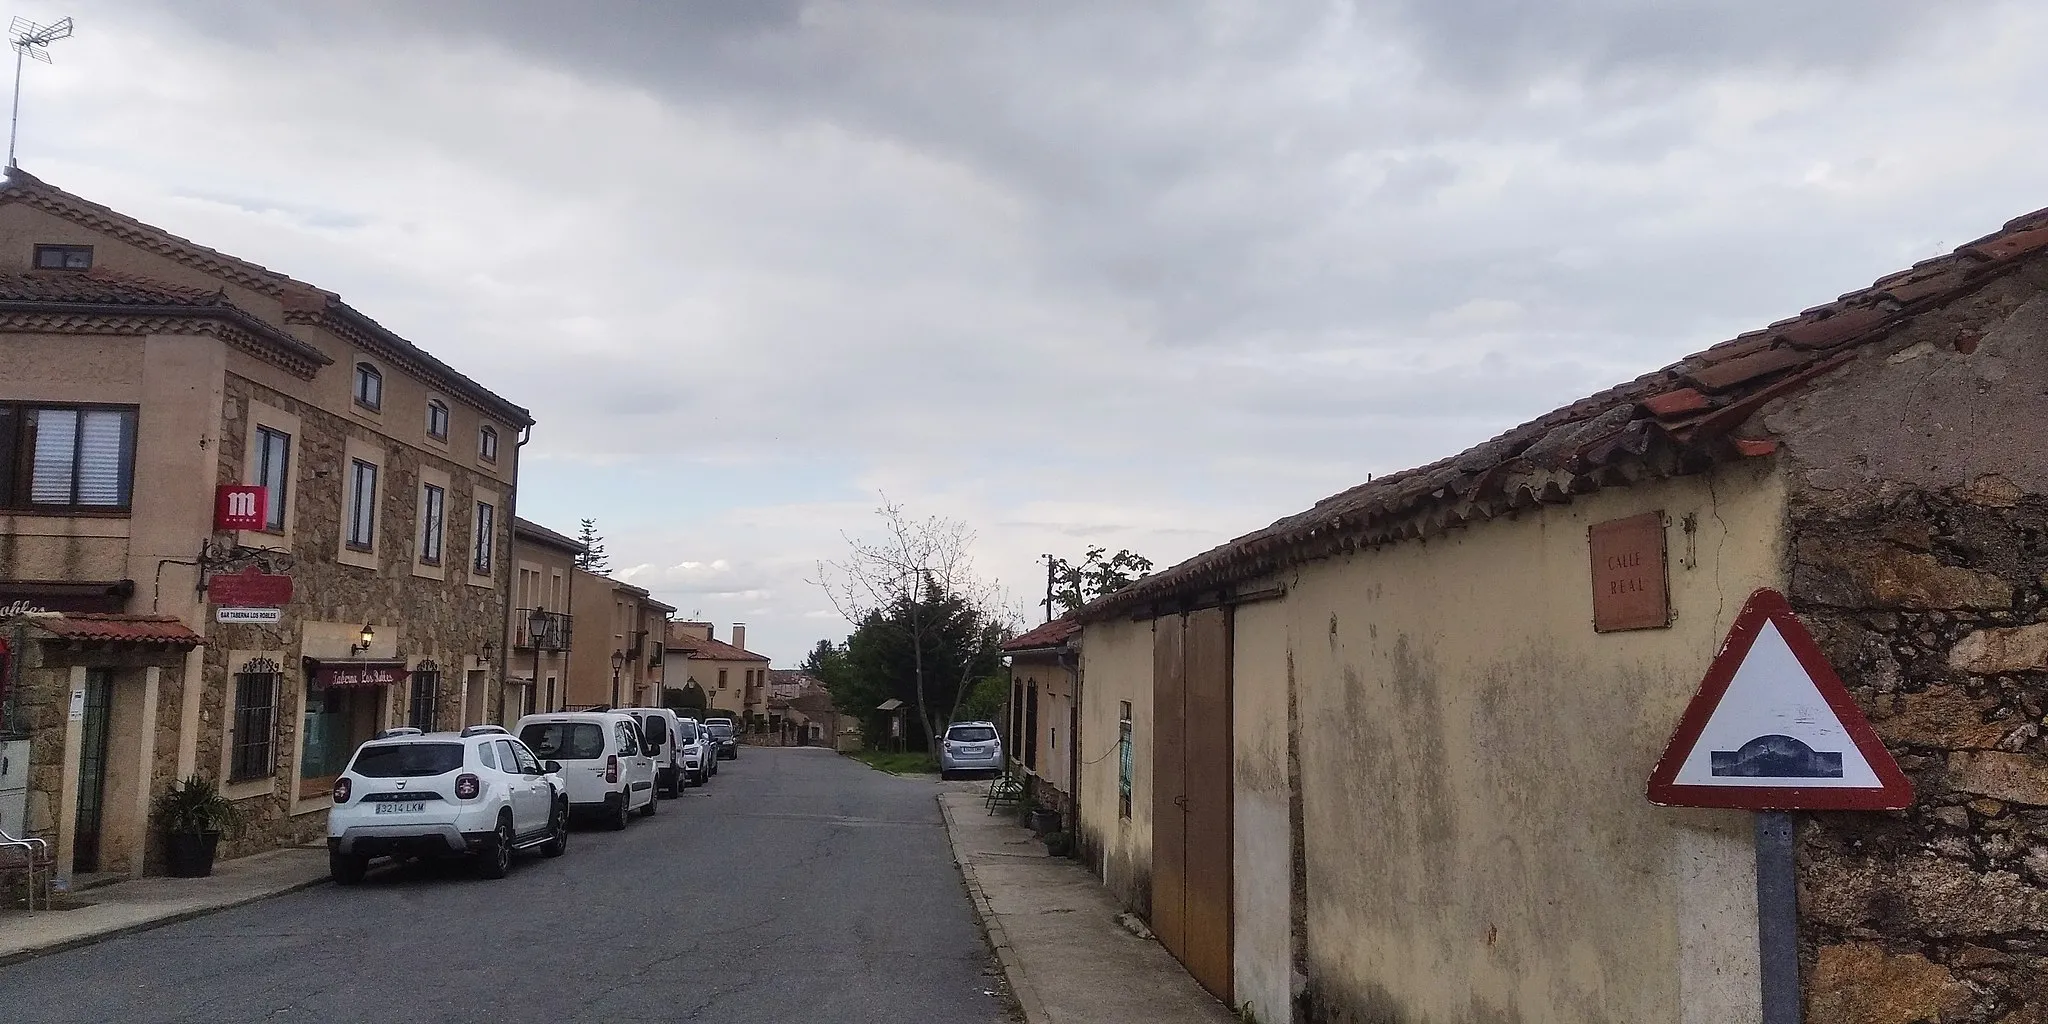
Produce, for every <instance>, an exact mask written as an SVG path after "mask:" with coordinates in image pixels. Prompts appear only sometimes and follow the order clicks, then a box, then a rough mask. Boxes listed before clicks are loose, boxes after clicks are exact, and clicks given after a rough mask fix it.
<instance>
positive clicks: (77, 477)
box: [0, 404, 136, 512]
mask: <svg viewBox="0 0 2048 1024" xmlns="http://www.w3.org/2000/svg"><path fill="white" fill-rule="evenodd" d="M135 416H136V409H135V407H134V406H117V407H105V406H100V407H90V406H56V405H41V406H39V405H12V404H0V505H4V506H5V507H7V508H14V509H22V510H24V511H36V512H125V511H127V509H128V506H129V502H130V501H131V499H132V498H133V493H132V492H133V490H134V485H135Z"/></svg>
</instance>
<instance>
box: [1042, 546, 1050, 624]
mask: <svg viewBox="0 0 2048 1024" xmlns="http://www.w3.org/2000/svg"><path fill="white" fill-rule="evenodd" d="M1039 557H1041V558H1044V559H1045V621H1047V622H1051V621H1052V590H1053V570H1052V556H1051V555H1041V556H1039Z"/></svg>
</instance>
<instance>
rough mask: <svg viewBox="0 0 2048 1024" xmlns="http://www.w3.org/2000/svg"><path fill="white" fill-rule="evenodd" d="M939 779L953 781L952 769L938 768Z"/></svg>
mask: <svg viewBox="0 0 2048 1024" xmlns="http://www.w3.org/2000/svg"><path fill="white" fill-rule="evenodd" d="M939 781H940V782H951V781H953V770H952V769H951V768H941V769H939Z"/></svg>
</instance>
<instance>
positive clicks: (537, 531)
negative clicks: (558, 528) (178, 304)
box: [512, 516, 587, 555]
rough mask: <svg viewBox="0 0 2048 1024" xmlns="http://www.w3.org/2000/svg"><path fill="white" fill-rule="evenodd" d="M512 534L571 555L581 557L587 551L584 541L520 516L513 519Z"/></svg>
mask: <svg viewBox="0 0 2048 1024" xmlns="http://www.w3.org/2000/svg"><path fill="white" fill-rule="evenodd" d="M512 532H513V534H514V535H516V536H520V537H524V538H526V539H528V540H532V541H538V542H540V543H542V544H546V545H548V546H549V547H553V548H558V549H560V550H562V551H567V552H569V553H571V554H577V555H580V554H582V553H583V552H584V551H585V550H587V549H586V548H585V547H584V546H583V542H582V541H580V540H577V539H576V538H574V537H568V536H564V535H562V534H559V533H556V532H555V531H553V530H550V529H548V528H547V527H545V526H542V525H540V524H539V523H536V522H534V521H533V520H531V519H524V518H521V517H519V516H513V517H512Z"/></svg>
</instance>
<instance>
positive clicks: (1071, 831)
mask: <svg viewBox="0 0 2048 1024" xmlns="http://www.w3.org/2000/svg"><path fill="white" fill-rule="evenodd" d="M1059 660H1060V664H1061V665H1063V666H1065V667H1066V669H1067V671H1068V673H1069V674H1071V675H1072V677H1073V680H1074V685H1073V691H1074V696H1073V698H1072V699H1071V700H1069V701H1068V702H1067V733H1068V736H1067V807H1068V812H1067V819H1068V820H1067V848H1068V849H1069V850H1073V849H1075V848H1076V847H1077V846H1078V845H1079V844H1080V840H1081V720H1082V717H1083V716H1082V714H1081V652H1079V651H1076V650H1074V649H1073V648H1072V642H1071V641H1069V644H1068V647H1067V648H1066V649H1063V650H1061V651H1060V659H1059Z"/></svg>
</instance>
